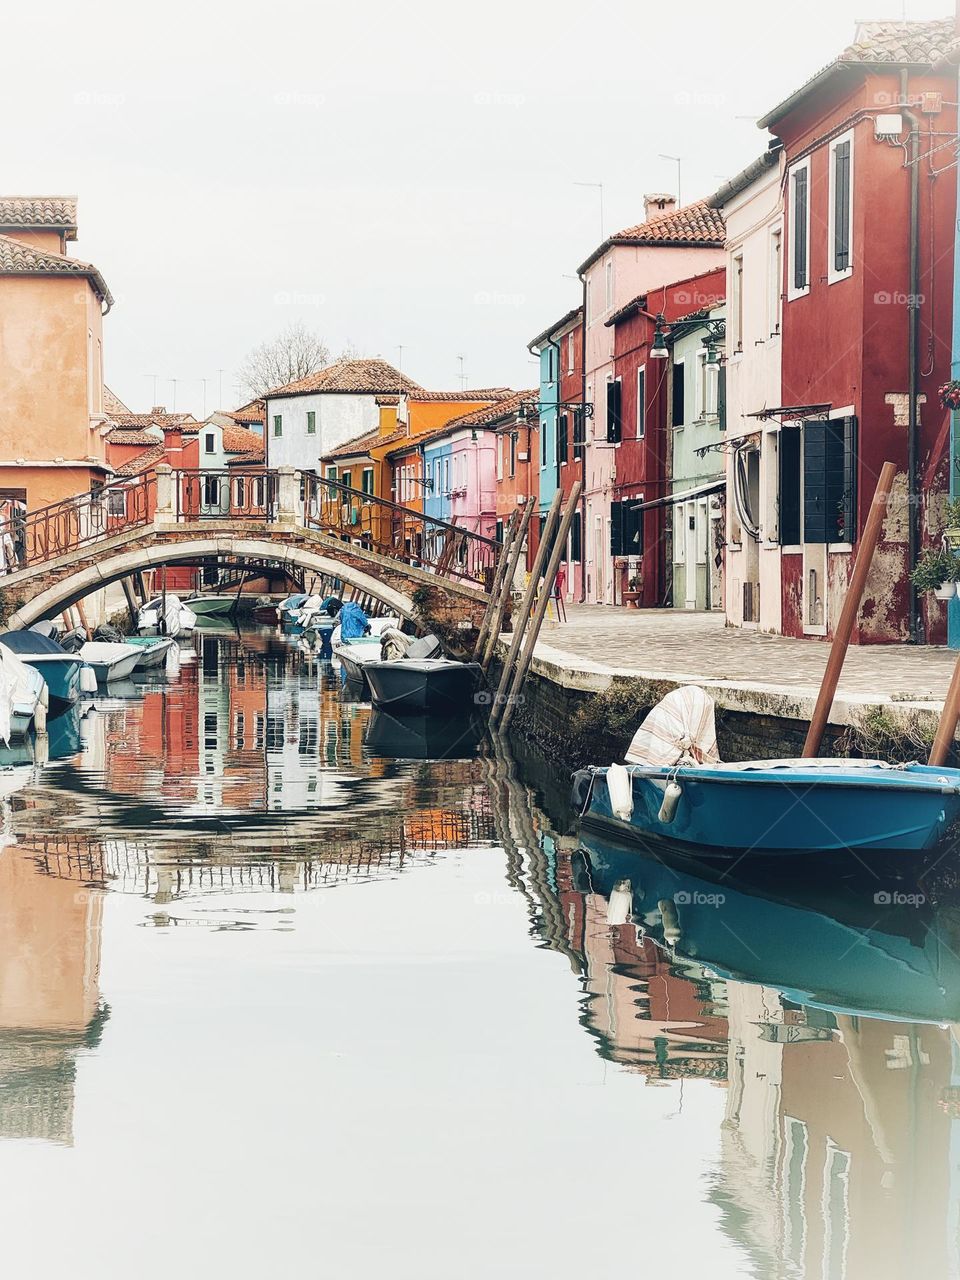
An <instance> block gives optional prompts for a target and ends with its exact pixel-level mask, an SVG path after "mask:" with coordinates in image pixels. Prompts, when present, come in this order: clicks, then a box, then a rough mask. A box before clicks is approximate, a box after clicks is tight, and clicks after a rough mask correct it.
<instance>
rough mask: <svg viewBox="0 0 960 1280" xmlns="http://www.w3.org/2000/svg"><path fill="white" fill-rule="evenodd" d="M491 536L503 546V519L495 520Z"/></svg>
mask: <svg viewBox="0 0 960 1280" xmlns="http://www.w3.org/2000/svg"><path fill="white" fill-rule="evenodd" d="M493 536H494V538H495V539H496V541H497V542H499V543H500V545H501V546H503V521H502V520H498V521H497V526H496V529H495V531H494V535H493Z"/></svg>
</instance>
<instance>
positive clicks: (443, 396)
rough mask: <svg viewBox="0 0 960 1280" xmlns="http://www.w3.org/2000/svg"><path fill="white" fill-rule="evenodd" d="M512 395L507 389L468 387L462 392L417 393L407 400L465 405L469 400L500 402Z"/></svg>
mask: <svg viewBox="0 0 960 1280" xmlns="http://www.w3.org/2000/svg"><path fill="white" fill-rule="evenodd" d="M512 395H513V392H512V391H511V390H510V388H509V387H479V388H477V389H474V388H473V387H468V388H467V389H466V390H464V391H417V392H413V393H411V394H410V396H409V397H408V399H410V400H421V401H426V402H430V401H438V400H453V401H456V400H462V401H463V402H464V403H465V404H469V403H470V401H471V400H502V399H503V398H504V397H505V396H512Z"/></svg>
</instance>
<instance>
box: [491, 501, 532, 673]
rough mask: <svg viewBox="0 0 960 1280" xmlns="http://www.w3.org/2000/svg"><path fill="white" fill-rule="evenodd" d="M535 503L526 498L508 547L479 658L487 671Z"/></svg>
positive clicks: (510, 594)
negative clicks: (501, 577) (498, 589)
mask: <svg viewBox="0 0 960 1280" xmlns="http://www.w3.org/2000/svg"><path fill="white" fill-rule="evenodd" d="M535 505H536V500H535V499H534V498H529V499H528V500H527V505H526V507H525V508H524V511H523V514H522V516H521V517H520V524H519V526H518V528H517V531H516V534H515V535H514V539H513V543H512V545H511V547H510V555H509V558H508V561H507V566H506V572H505V574H504V578H503V582H502V583H501V585H500V597H499V599H498V600H497V602H496V608H495V610H494V613H493V616H492V617H491V619H490V627H489V630H488V632H487V636H486V643H485V645H484V649H483V656H482V657H481V659H480V665H481V666H482V667H483V669H484V671H487V670H489V668H490V662H491V660H492V659H493V651H494V649H495V648H496V646H497V640H498V639H499V637H500V631H501V628H502V627H503V619H504V615H505V614H506V612H507V609H508V607H509V605H510V602H511V601H512V599H513V580H514V577H515V575H516V572H517V565H518V564H519V562H520V557H521V555H522V554H523V548H524V544H525V543H526V539H527V530H528V528H529V525H530V520H531V518H532V516H533V508H534V506H535Z"/></svg>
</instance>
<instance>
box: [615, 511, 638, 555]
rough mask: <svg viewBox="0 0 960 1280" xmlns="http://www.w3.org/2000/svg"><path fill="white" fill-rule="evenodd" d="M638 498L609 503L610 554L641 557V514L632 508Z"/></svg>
mask: <svg viewBox="0 0 960 1280" xmlns="http://www.w3.org/2000/svg"><path fill="white" fill-rule="evenodd" d="M640 501H641V499H640V498H622V499H621V500H620V501H619V502H617V501H616V500H613V501H612V502H611V503H610V554H611V555H612V556H640V555H643V512H642V511H635V510H634V508H635V507H636V506H637V504H638V503H639V502H640Z"/></svg>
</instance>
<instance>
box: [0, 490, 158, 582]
mask: <svg viewBox="0 0 960 1280" xmlns="http://www.w3.org/2000/svg"><path fill="white" fill-rule="evenodd" d="M156 505H157V477H156V473H155V472H153V471H147V472H144V474H143V475H139V476H131V477H130V478H128V479H123V480H115V481H112V482H111V483H110V484H107V485H103V486H102V487H97V488H95V489H92V490H91V491H90V492H88V493H83V494H80V495H78V496H77V497H75V498H64V499H63V500H62V501H60V502H52V503H50V505H49V506H46V507H38V508H37V509H36V510H35V511H30V512H28V513H27V514H26V515H18V514H16V513H14V514H13V515H12V516H11V517H10V519H9V520H7V521H5V522H4V523H3V525H2V528H0V536H2V539H3V549H4V560H5V564H6V567H7V569H8V570H16V569H21V568H28V567H29V566H31V565H35V564H42V563H44V562H45V561H47V560H52V559H54V557H56V556H60V555H64V554H65V553H66V552H68V551H75V550H77V548H79V547H83V546H86V545H87V544H89V543H95V542H100V541H101V540H102V539H104V538H109V537H110V536H111V534H114V533H119V532H121V531H122V530H124V529H131V528H136V527H137V526H138V525H147V524H150V523H151V521H152V520H153V515H154V511H155V510H156Z"/></svg>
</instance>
